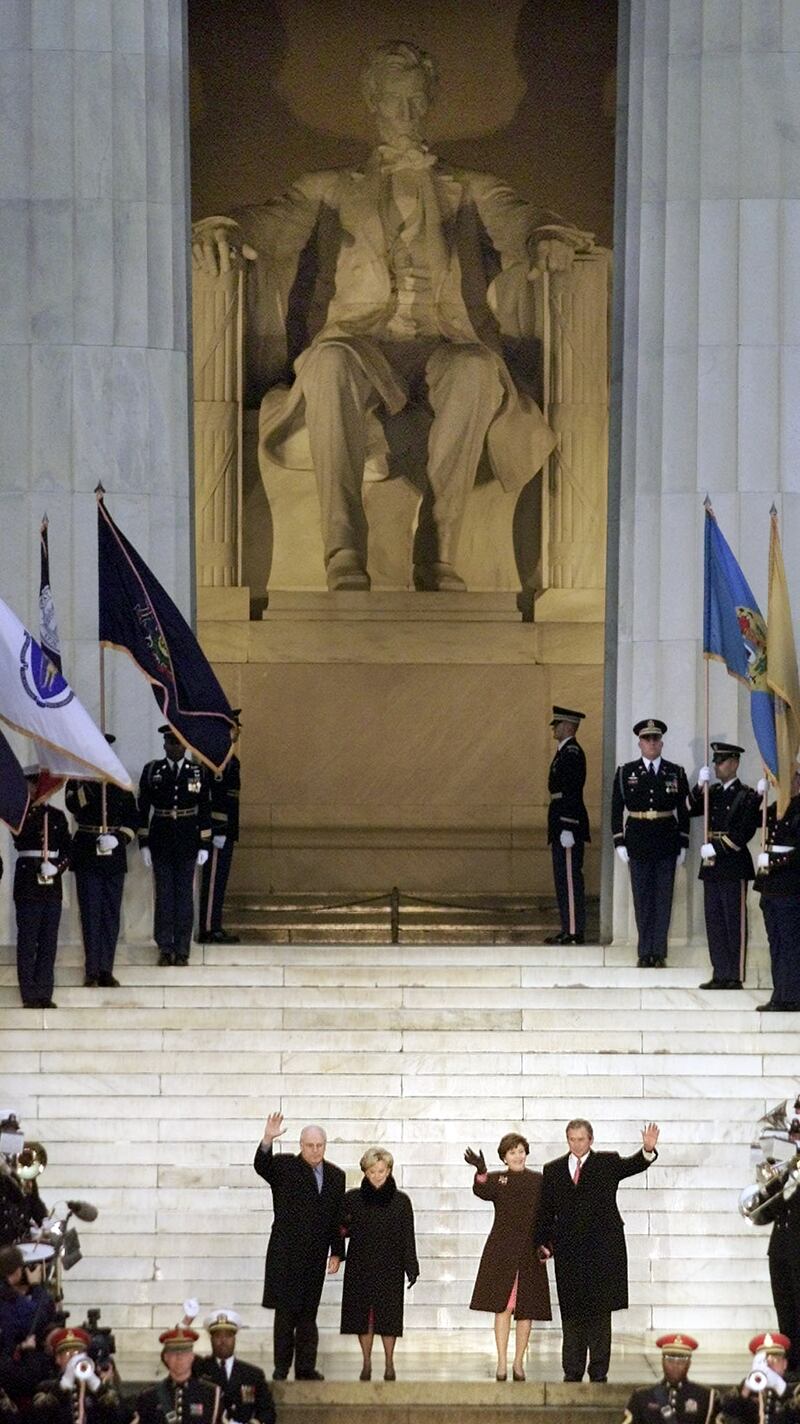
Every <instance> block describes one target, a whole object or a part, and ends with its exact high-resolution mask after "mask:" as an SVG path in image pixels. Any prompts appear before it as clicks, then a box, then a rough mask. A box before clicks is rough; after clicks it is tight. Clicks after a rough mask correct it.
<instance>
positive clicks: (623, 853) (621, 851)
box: [616, 846, 630, 865]
mask: <svg viewBox="0 0 800 1424" xmlns="http://www.w3.org/2000/svg"><path fill="white" fill-rule="evenodd" d="M616 850H617V855H618V856H619V858H620V860H621V861H622V864H623V865H627V864H628V861H629V860H630V856H629V855H628V851H627V848H626V847H625V846H617V848H616Z"/></svg>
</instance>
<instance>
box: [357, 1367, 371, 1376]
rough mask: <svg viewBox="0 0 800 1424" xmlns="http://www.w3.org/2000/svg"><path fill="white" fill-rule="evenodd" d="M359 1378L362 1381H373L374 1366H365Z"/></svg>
mask: <svg viewBox="0 0 800 1424" xmlns="http://www.w3.org/2000/svg"><path fill="white" fill-rule="evenodd" d="M358 1378H359V1379H360V1380H371V1379H372V1365H364V1366H363V1368H362V1370H361V1374H360V1375H359V1376H358Z"/></svg>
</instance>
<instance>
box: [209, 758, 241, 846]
mask: <svg viewBox="0 0 800 1424" xmlns="http://www.w3.org/2000/svg"><path fill="white" fill-rule="evenodd" d="M241 784H242V783H241V763H240V761H239V758H238V757H237V756H232V757H231V758H230V760H229V761H227V762H226V763H225V765H224V767H223V768H222V771H218V772H216V773H214V775H213V776H212V780H211V827H212V831H213V833H214V835H215V836H225V838H226V839H227V840H229V841H238V839H239V792H240V790H241Z"/></svg>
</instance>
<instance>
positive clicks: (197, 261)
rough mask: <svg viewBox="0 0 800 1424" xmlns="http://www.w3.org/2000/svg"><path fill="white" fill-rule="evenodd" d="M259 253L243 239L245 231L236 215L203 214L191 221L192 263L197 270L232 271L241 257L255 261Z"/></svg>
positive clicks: (209, 272)
mask: <svg viewBox="0 0 800 1424" xmlns="http://www.w3.org/2000/svg"><path fill="white" fill-rule="evenodd" d="M257 256H258V253H257V252H256V250H255V248H254V247H251V246H250V244H249V243H247V242H245V241H244V233H243V232H242V229H241V228H240V226H239V224H238V223H237V222H236V221H235V220H234V219H233V218H222V217H211V218H201V219H200V221H199V222H196V223H192V266H193V267H194V269H195V271H196V272H205V273H206V275H207V276H208V277H218V276H219V275H220V273H221V272H231V271H232V270H233V269H234V268H235V267H237V266H239V265H241V263H242V261H247V262H254V261H255V259H256V257H257Z"/></svg>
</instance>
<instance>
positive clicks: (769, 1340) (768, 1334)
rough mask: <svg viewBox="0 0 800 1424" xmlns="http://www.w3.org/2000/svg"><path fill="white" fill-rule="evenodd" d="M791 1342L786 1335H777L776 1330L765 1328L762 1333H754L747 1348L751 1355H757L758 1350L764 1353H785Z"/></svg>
mask: <svg viewBox="0 0 800 1424" xmlns="http://www.w3.org/2000/svg"><path fill="white" fill-rule="evenodd" d="M791 1343H792V1342H791V1340H790V1339H789V1336H788V1335H779V1334H778V1331H777V1330H766V1331H765V1332H764V1334H763V1335H754V1336H753V1338H752V1340H751V1341H750V1344H749V1345H748V1347H747V1348H748V1350H749V1351H750V1354H751V1355H757V1354H758V1352H759V1350H763V1351H764V1353H765V1354H766V1355H785V1354H787V1353H788V1351H789V1349H790V1347H791Z"/></svg>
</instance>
